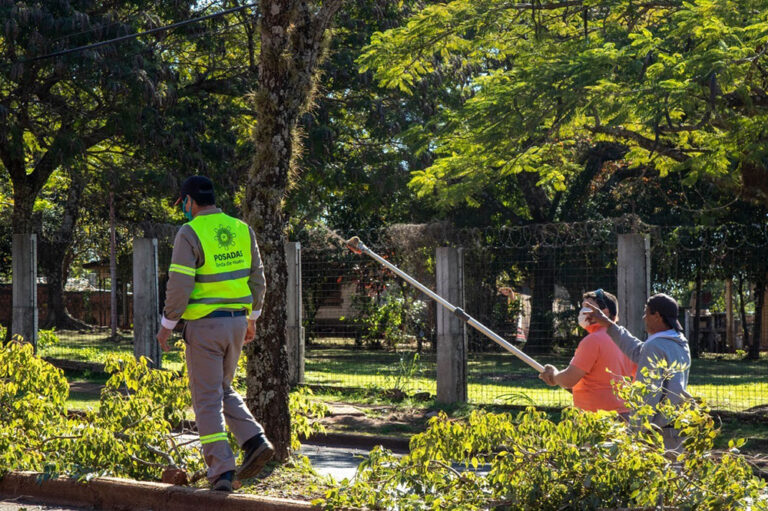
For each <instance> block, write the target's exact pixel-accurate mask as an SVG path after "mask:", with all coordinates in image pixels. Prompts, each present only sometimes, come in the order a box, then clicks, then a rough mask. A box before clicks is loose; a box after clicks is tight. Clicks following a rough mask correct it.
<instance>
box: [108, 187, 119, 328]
mask: <svg viewBox="0 0 768 511" xmlns="http://www.w3.org/2000/svg"><path fill="white" fill-rule="evenodd" d="M109 280H110V285H109V326H110V327H111V328H112V332H111V337H112V340H113V341H115V342H116V341H118V338H117V242H116V239H115V192H113V191H110V192H109Z"/></svg>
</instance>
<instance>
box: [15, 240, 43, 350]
mask: <svg viewBox="0 0 768 511" xmlns="http://www.w3.org/2000/svg"><path fill="white" fill-rule="evenodd" d="M11 260H12V263H11V271H12V274H11V275H12V276H11V279H12V282H13V312H12V316H11V324H12V326H11V335H20V336H21V337H23V338H24V340H25V341H26V342H28V343H31V344H32V346H34V348H35V352H37V235H35V234H14V235H13V246H12V248H11Z"/></svg>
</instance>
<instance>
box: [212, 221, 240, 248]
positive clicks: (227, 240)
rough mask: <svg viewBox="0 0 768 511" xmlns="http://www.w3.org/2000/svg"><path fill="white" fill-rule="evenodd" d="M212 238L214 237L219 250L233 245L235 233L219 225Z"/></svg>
mask: <svg viewBox="0 0 768 511" xmlns="http://www.w3.org/2000/svg"><path fill="white" fill-rule="evenodd" d="M214 236H215V237H216V243H218V244H219V247H221V248H229V247H231V246H232V245H234V244H235V233H233V232H232V229H230V228H229V227H226V226H224V225H220V226H218V227H217V228H216V231H215V234H214Z"/></svg>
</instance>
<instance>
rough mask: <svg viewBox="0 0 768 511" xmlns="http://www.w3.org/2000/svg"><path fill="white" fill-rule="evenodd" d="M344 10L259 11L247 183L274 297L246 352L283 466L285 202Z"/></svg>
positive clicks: (288, 5) (275, 6)
mask: <svg viewBox="0 0 768 511" xmlns="http://www.w3.org/2000/svg"><path fill="white" fill-rule="evenodd" d="M340 5H341V1H340V0H334V1H326V2H324V3H323V4H322V7H320V8H319V9H316V8H315V7H316V6H314V5H313V6H310V5H308V4H307V2H305V1H298V0H294V1H277V0H262V1H261V2H260V8H259V12H260V14H261V16H262V18H261V31H260V37H261V55H260V60H259V83H258V87H257V92H256V94H255V96H254V101H255V106H256V110H257V112H258V115H257V118H258V123H256V126H255V127H254V144H255V145H256V156H255V158H254V162H253V166H252V167H251V170H250V172H249V175H248V179H247V182H246V189H245V201H244V204H243V209H244V217H245V220H246V222H248V223H249V224H250V225H251V226H252V227H253V228H254V230H255V232H256V236H257V238H258V242H259V247H260V249H261V256H262V259H263V262H264V270H265V273H266V278H267V295H266V299H265V303H264V309H263V312H262V317H261V319H260V320H259V324H258V328H257V329H256V339H255V340H254V341H253V342H252V343H251V344H250V345H249V346H248V347H247V348H246V354H247V355H248V363H247V380H246V381H247V385H248V392H247V395H246V402H247V404H248V407H249V408H250V409H251V411H252V412H253V414H254V416H255V417H256V418H257V419H258V420H259V421H260V422H261V423H262V425H263V426H264V429H265V430H266V434H267V436H268V437H269V438H270V440H271V441H272V442H273V443H274V444H275V448H276V453H275V455H276V458H277V459H279V460H286V459H287V458H288V455H289V449H290V440H291V438H290V429H291V427H290V426H291V424H290V414H289V409H288V391H289V382H288V355H287V351H286V338H285V326H286V314H285V287H286V284H287V279H288V270H287V265H286V261H285V251H284V249H283V246H284V241H285V225H286V220H285V218H284V215H283V209H282V208H283V199H284V197H285V193H286V190H287V189H288V185H289V179H290V177H291V176H292V170H293V169H294V166H295V162H296V160H297V158H298V156H299V154H300V152H301V140H300V138H299V136H298V133H297V130H296V125H297V123H298V121H299V117H300V116H301V115H302V114H303V113H304V112H305V111H306V110H307V108H308V106H309V105H310V104H311V100H312V95H313V93H314V90H315V86H316V78H317V76H316V75H317V69H318V64H319V62H320V59H321V57H322V54H323V48H324V44H323V43H324V40H325V33H326V29H327V28H328V26H329V24H330V22H331V19H332V18H333V16H334V14H335V13H336V11H337V10H338V8H339V6H340ZM314 12H316V14H313V13H314Z"/></svg>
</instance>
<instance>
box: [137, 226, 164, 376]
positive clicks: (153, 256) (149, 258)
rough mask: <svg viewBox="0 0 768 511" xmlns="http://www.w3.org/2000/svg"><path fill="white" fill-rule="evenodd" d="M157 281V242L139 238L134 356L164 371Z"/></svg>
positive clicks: (152, 239) (151, 239)
mask: <svg viewBox="0 0 768 511" xmlns="http://www.w3.org/2000/svg"><path fill="white" fill-rule="evenodd" d="M157 278H158V272H157V240H156V239H154V238H137V239H136V240H134V242H133V354H134V355H135V356H136V358H137V359H138V358H139V357H141V356H144V357H146V358H147V359H149V361H150V365H151V366H152V367H154V368H156V369H160V368H161V367H162V354H161V351H160V345H159V344H158V342H157V339H156V337H155V336H156V335H157V331H158V329H159V328H160V303H159V301H160V293H159V291H158V286H157Z"/></svg>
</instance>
